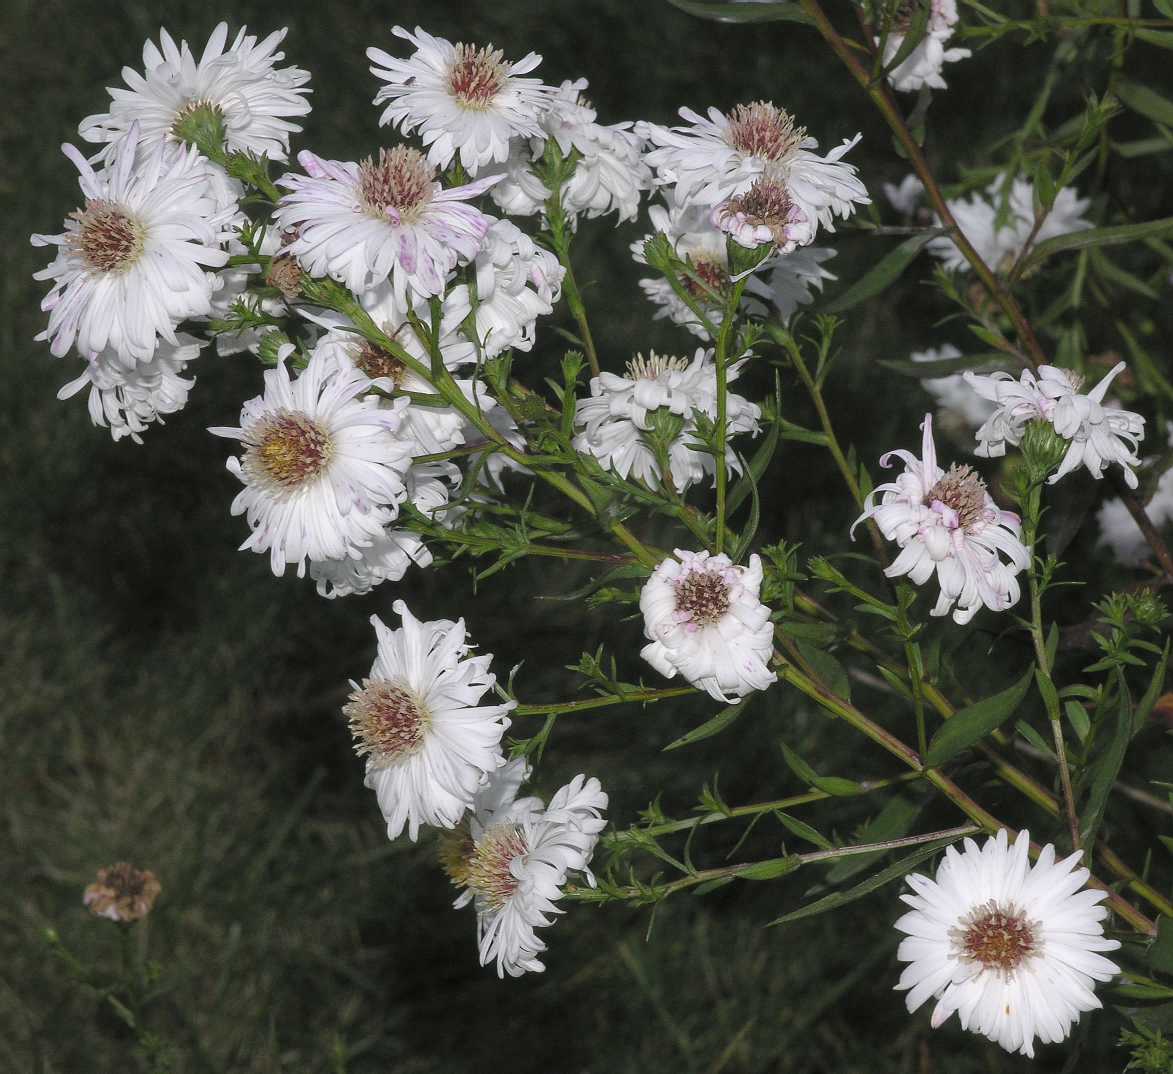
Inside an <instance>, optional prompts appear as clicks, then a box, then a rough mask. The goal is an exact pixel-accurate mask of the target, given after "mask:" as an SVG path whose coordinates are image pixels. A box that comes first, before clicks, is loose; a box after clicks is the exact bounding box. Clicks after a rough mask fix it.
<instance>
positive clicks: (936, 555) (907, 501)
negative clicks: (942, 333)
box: [852, 414, 1030, 623]
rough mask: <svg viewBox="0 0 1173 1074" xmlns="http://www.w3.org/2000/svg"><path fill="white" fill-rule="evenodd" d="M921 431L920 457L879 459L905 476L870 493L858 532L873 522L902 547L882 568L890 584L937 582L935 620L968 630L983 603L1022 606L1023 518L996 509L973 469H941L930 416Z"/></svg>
mask: <svg viewBox="0 0 1173 1074" xmlns="http://www.w3.org/2000/svg"><path fill="white" fill-rule="evenodd" d="M922 429H923V430H924V438H923V444H922V457H921V458H919V459H918V458H917V457H916V456H915V455H913V454H912V452H910V451H891V452H888V454H886V455H883V456H881V458H880V465H881V466H885V467H886V466H890V465H891V463H890V461H889V460H890V459H891V458H892V456H893V455H895V456H896V457H897V458H899V459H900V460H901V461H902V462H903V463H904V467H905V469H904V473H902V474H901V475H900V476H899V477H898V478H897V479H896V480H895V481H890V482H885V483H884V484H882V485H877V486H876V487H875V489H873V490H872V492H870V493H869V494H868V497H867V499H866V500H865V501H864V508H865V510H864V513H863V514H862V515H860V516H859V518H858V519H856V521H855V526H858V525H859V524H860V523H861V522H863V521H864V520H865V519H868V518H874V519H875V520H876V525H878V526H879V527H880V532H881V533H882V534H883V535H884V536H885V537H886V538H887V539H888V540H889V541H895V542H896V543H897V545H899V547H900V554H899V555H898V556H897V557H896V559H895V560H894V561H893V562H892V564H891V565H890V566H888V567H886V568H885V569H884V573H885V574H886V575H887V576H888V577H889V578H899V577H901V576H902V575H908V577H909V578H910V579H911V580H912V581H913V582H915V583H916V584H917V585H924V584H925V582H927V581H928V580H929V579H930V578H931V577H932V576H933V574H934V573H935V574H936V575H937V581H938V582H939V583H940V586H941V595H940V597H939V598H938V599H937V603H936V604H935V605H934V606H933V609H932V612H931V614H932V615H946V614H947V613H948V612H949V611H950V609H952V611H953V620H954V622H956V623H968V622H969V621H970V620H971V619H972V618H973V617H974V616H975V615H976V614H977V612H978V609H979V608H981V607H982V605H983V604H984V605H985V606H986V607H987V608H989V609H990V610H991V611H996V612H1002V611H1005V610H1006V609H1007V608H1011V607H1013V606H1014V605H1015V604H1017V603H1018V599H1019V597H1020V596H1021V595H1022V592H1021V589H1020V588H1019V585H1018V579H1017V578H1016V577H1015V575H1017V574H1018V572H1019V571H1022V570H1025V569H1026V567H1027V566H1028V565H1029V563H1030V556H1029V553H1028V552H1027V550H1026V547H1025V545H1023V543H1022V538H1021V532H1022V527H1021V523H1020V521H1019V518H1018V516H1017V515H1015V514H1013V513H1011V512H1010V511H1003V510H1001V509H999V507H998V505H997V504H996V503H994V501H993V499H992V498H991V496H990V494H989V493H988V492H987V491H986V483H985V482H984V481H983V480H982V479H981V478H980V477H978V475H977V474H976V473H974V472H973V470H971V469H970V468H969V467H968V466H958V465H957V464H956V463H954V465H953V466H951V467H950V468H949V471H948V472H946V471H944V470H942V469H941V467H940V466H938V465H937V449H936V447H935V445H934V444H933V418H932V415H931V414H926V415H925V421H924V425H923V426H922ZM877 496H879V497H880V501H879V503H876V497H877ZM855 526H852V530H854V529H855Z"/></svg>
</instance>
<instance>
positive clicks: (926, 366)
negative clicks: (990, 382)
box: [878, 351, 1006, 380]
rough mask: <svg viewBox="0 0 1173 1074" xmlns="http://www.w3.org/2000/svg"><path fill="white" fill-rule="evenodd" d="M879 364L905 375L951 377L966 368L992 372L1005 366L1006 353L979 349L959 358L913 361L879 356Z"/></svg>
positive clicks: (922, 378) (918, 378) (919, 378)
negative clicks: (974, 352) (979, 350)
mask: <svg viewBox="0 0 1173 1074" xmlns="http://www.w3.org/2000/svg"><path fill="white" fill-rule="evenodd" d="M878 364H879V365H882V366H883V367H884V368H885V369H891V370H893V371H895V372H897V373H901V374H903V375H904V376H906V377H916V379H917V380H924V379H926V378H929V377H951V376H953V375H954V374H955V373H962V372H964V371H965V370H967V369H973V370H975V371H977V372H981V373H987V372H993V371H994V370H995V369H1004V368H1005V367H1006V355H1005V354H1003V353H1002V352H1001V351H981V352H980V353H978V354H963V355H961V357H959V358H938V359H937V360H935V361H932V362H913V361H911V360H909V359H907V358H904V359H900V358H881V359H880V360H879V363H878Z"/></svg>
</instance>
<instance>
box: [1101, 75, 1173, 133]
mask: <svg viewBox="0 0 1173 1074" xmlns="http://www.w3.org/2000/svg"><path fill="white" fill-rule="evenodd" d="M1112 92H1113V93H1115V94H1116V96H1117V97H1119V98H1120V100H1121V101H1123V102H1124V104H1125V105H1127V106H1128V107H1129V108H1131V109H1132V110H1133V111H1134V112H1137V113H1138V114H1140V115H1142V116H1144V117H1145V118H1146V119H1151V120H1152V121H1153V122H1154V123H1163V124H1165V126H1166V127H1173V101H1171V100H1169V98H1168V97H1164V96H1162V95H1161V94H1159V93H1158V92H1157V91H1156V90H1154V89H1149V87H1148V86H1145V85H1142V84H1141V83H1140V82H1132V81H1130V80H1129V79H1127V78H1118V79H1117V80H1116V81H1115V82H1114V83H1113V84H1112Z"/></svg>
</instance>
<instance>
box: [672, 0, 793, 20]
mask: <svg viewBox="0 0 1173 1074" xmlns="http://www.w3.org/2000/svg"><path fill="white" fill-rule="evenodd" d="M668 3H670V4H671V5H672V6H673V7H675V8H679V9H680V10H681V11H683V12H685V13H687V14H689V15H696V16H697V17H698V18H701V19H714V20H716V21H717V22H802V23H807V24H810V23H812V21H813V20H812V19H811V17H810V16H809V15H808V14H807V13H806V12H805V11H803V10H802V8H801V7H800V6H799V5H798V4H795V3H781V2H779V3H764V4H763V3H758V2H754V3H746V2H745V0H668Z"/></svg>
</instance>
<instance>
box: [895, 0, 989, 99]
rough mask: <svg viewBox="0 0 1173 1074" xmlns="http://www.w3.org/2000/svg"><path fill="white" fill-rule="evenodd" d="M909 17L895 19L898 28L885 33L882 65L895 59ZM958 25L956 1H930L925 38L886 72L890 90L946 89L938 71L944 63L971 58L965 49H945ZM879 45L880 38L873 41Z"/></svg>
mask: <svg viewBox="0 0 1173 1074" xmlns="http://www.w3.org/2000/svg"><path fill="white" fill-rule="evenodd" d="M910 22H911V18H910V17H905V18H901V17H900V16H898V17H897V23H898V24H897V25H895V26H893V27H892V29H891V30H890V31H889V33H888V39H887V41H886V42H885V43H884V66H885V67H886V66H887V65H888V64H890V63H891V62H892V61H893V60H894V59H895V58H896V53H898V52H899V51H900V48H901V46H902V45H903V44H904V40H905V36H906V35H907V33H908V30H909V24H910ZM956 23H957V3H956V0H932V3H931V7H930V9H929V18H928V23H927V25H926V27H925V35H924V37H923V38H921V40H920V41H919V42H918V43H917V46H916V48H914V49H913V50H912V51H911V52H910V53H909V54H908V55H907V56H905V57H904V59H903V60H901V61H900V64H899V65H898V66H896V67H894V68H893V69H892V70H891V71H889V72H888V81H889V82H890V83H891V84H892V88H893V89H896V90H900V91H901V92H904V93H908V92H912V91H915V90H918V89H920V88H921V87H922V86H928V87H929V88H930V89H945V88H946V86H945V79H944V78H942V77H941V71H942V69H943V68H944V66H945V64H947V63H956V62H957V61H958V60H964V59H966V58H967V57H968V56H971V55H973V53H971V52H970V51H969V49H967V48H946V47H945V45H946V42H948V40H949V38H951V37H952V36H953V27H954V25H956ZM876 44H879V39H878V38H877V39H876Z"/></svg>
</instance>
